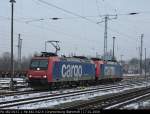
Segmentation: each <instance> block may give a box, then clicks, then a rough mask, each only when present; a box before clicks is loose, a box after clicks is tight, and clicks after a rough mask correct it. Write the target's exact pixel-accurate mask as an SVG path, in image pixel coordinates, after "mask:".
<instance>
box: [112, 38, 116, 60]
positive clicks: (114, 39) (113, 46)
mask: <svg viewBox="0 0 150 114" xmlns="http://www.w3.org/2000/svg"><path fill="white" fill-rule="evenodd" d="M115 38H116V37H113V60H115Z"/></svg>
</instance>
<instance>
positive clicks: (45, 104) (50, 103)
mask: <svg viewBox="0 0 150 114" xmlns="http://www.w3.org/2000/svg"><path fill="white" fill-rule="evenodd" d="M145 83H146V82H145ZM145 83H143V84H142V85H135V86H131V87H124V88H118V89H112V90H108V91H99V92H95V93H90V94H83V95H78V96H73V97H64V98H59V99H53V100H47V101H42V102H37V103H32V104H27V105H20V106H17V107H12V108H11V109H38V108H45V107H53V106H55V105H58V104H61V103H67V102H72V101H76V100H88V99H90V98H93V97H96V96H102V95H106V94H112V93H118V92H123V91H125V90H129V89H133V88H140V87H145V86H150V83H148V84H145ZM57 92H58V91H56V93H57ZM66 92H67V91H66ZM45 94H48V93H43V95H45ZM38 95H41V93H39V94H37V96H38ZM29 96H30V95H29ZM32 96H33V97H35V96H36V94H33V95H32ZM25 97H27V96H25V95H23V96H22V97H21V98H25ZM30 97H31V96H30ZM11 99H14V98H9V100H11ZM0 100H2V99H0ZM3 100H4V99H3ZM7 100H8V99H7Z"/></svg>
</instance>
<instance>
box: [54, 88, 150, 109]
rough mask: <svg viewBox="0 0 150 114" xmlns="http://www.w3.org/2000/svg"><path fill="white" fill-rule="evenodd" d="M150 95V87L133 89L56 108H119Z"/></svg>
mask: <svg viewBox="0 0 150 114" xmlns="http://www.w3.org/2000/svg"><path fill="white" fill-rule="evenodd" d="M148 96H150V87H148V88H145V87H143V88H139V89H131V90H127V91H125V92H123V93H122V92H121V93H115V94H110V95H104V96H100V97H96V98H92V99H90V100H87V101H78V102H72V103H70V104H69V105H68V104H63V105H60V106H56V107H55V108H56V109H97V108H98V109H118V108H120V107H121V106H124V105H126V104H127V103H131V102H133V101H135V100H138V99H141V98H143V97H148Z"/></svg>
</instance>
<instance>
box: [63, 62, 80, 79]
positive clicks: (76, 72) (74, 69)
mask: <svg viewBox="0 0 150 114" xmlns="http://www.w3.org/2000/svg"><path fill="white" fill-rule="evenodd" d="M61 72H62V77H63V78H65V77H81V76H82V66H81V65H65V64H63V65H62V70H61Z"/></svg>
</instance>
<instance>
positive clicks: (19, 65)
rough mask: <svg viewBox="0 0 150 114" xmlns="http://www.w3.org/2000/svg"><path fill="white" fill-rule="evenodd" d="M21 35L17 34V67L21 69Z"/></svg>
mask: <svg viewBox="0 0 150 114" xmlns="http://www.w3.org/2000/svg"><path fill="white" fill-rule="evenodd" d="M20 37H21V35H20V34H19V35H18V68H19V70H20V69H21V48H22V39H21V38H20Z"/></svg>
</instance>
